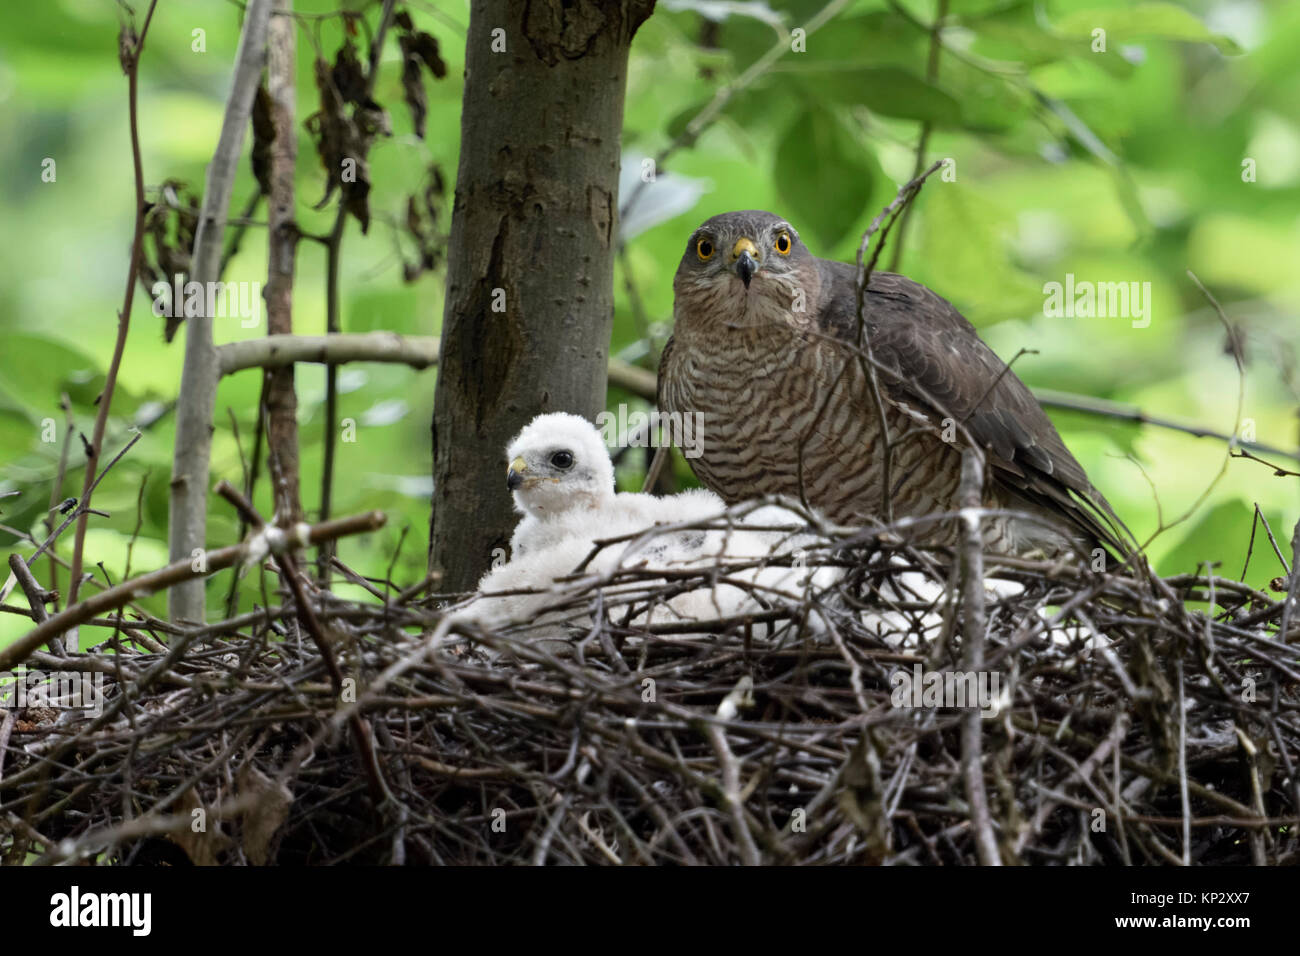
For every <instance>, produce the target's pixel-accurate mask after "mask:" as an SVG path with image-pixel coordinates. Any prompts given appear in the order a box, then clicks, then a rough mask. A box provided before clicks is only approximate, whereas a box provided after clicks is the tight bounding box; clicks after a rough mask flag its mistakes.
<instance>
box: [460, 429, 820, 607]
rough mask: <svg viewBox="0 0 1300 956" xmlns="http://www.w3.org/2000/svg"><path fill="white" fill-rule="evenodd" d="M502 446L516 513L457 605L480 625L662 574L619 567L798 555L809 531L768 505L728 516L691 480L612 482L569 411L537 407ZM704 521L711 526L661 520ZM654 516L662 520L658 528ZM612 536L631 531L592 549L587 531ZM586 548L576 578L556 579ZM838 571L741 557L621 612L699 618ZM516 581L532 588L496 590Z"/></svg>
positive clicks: (787, 592) (648, 588) (615, 593)
mask: <svg viewBox="0 0 1300 956" xmlns="http://www.w3.org/2000/svg"><path fill="white" fill-rule="evenodd" d="M506 456H507V460H508V461H509V462H510V471H509V474H510V475H511V477H510V479H509V482H510V484H511V485H512V488H511V490H512V493H513V496H514V503H515V508H516V510H517V511H519V513H520V514H521V515H522V520H521V521H520V523H519V525H518V527H517V528H516V529H515V532H514V535H513V537H512V538H511V555H512V557H511V560H510V561H509V562H507V563H506V564H504V565H502V566H500V567H497V568H495V569H493V570H491V571H489V572H488V573H487V574H486V575H485V576H484V577H483V579H482V580H481V581H480V582H479V592H480V594H481V595H482V597H481V598H480V599H479V600H478V601H476V602H475V604H474V605H473V606H471V608H470V609H469V610H470V612H471V613H472V614H473V616H474V617H475V618H476V619H478V620H479V621H480V622H482V623H484V624H504V623H508V622H520V621H527V622H532V623H535V624H538V625H539V626H543V627H544V626H545V625H546V623H547V622H548V621H549V620H551V619H553V618H554V619H558V618H562V617H564V616H565V615H564V613H563V612H556V613H555V614H553V615H550V616H549V617H548V616H547V615H545V614H543V613H541V612H543V611H544V609H546V608H548V607H550V608H554V607H558V606H561V605H564V604H566V603H569V602H571V601H573V600H574V599H575V597H576V596H578V595H580V594H582V593H584V592H589V591H590V590H591V589H592V588H593V586H594V585H597V584H600V585H603V586H602V588H601V598H602V600H603V601H604V602H605V605H606V607H609V606H611V603H612V604H614V605H617V604H620V603H627V602H633V601H636V600H637V599H638V597H641V598H643V599H645V598H648V597H650V596H651V594H652V592H655V591H657V590H659V588H661V587H662V585H663V584H664V583H665V582H664V579H662V578H648V577H647V576H644V575H642V576H640V577H638V578H637V579H636V580H632V581H625V582H621V583H616V584H610V583H608V582H609V580H610V578H611V577H612V576H613V575H614V574H615V573H616V572H617V571H619V569H621V568H640V569H643V570H669V569H673V570H690V569H701V568H708V569H714V568H715V567H716V566H718V565H720V564H722V565H734V564H742V565H743V564H747V563H750V562H754V563H757V562H762V561H764V560H765V559H773V558H776V559H777V560H782V561H783V562H784V564H785V565H789V564H791V563H798V562H797V558H796V559H792V557H791V556H792V555H796V554H797V552H798V551H799V550H800V548H801V547H802V546H803V545H804V544H806V543H808V542H809V541H810V540H811V539H810V538H809V536H807V535H800V534H797V533H794V532H792V531H791V530H769V529H776V528H787V529H788V528H792V527H793V528H801V527H803V526H804V525H805V521H804V519H803V518H802V517H800V516H799V515H797V514H795V513H794V512H792V511H789V510H787V509H785V508H783V507H780V506H773V505H768V506H764V507H757V508H755V507H750V508H744V507H743V506H738V508H736V509H733V514H732V515H730V516H728V514H727V510H726V508H725V506H724V504H723V502H722V500H721V499H720V498H718V497H717V496H716V495H714V494H713V493H711V492H708V491H704V490H702V489H694V490H691V491H687V492H683V493H681V494H678V495H670V496H664V497H655V496H653V495H645V494H627V493H623V494H618V493H616V492H615V489H614V469H613V464H612V462H611V461H610V457H609V453H608V451H607V450H606V448H605V444H604V441H603V440H602V438H601V436H600V433H599V432H598V431H597V430H596V429H595V428H594V427H593V426H592V425H591V424H590V423H588V422H587V421H586V420H585V419H582V418H579V417H578V416H576V415H568V414H563V413H554V414H548V415H541V416H538V417H537V418H535V419H534V420H533V421H532V422H530V423H529V424H528V426H527V427H525V428H524V429H523V431H521V432H520V433H519V435H518V436H517V437H516V438H515V439H514V441H512V442H511V443H510V445H509V446H508V448H507V451H506ZM741 512H747V513H741ZM713 519H716V520H715V521H714V520H713ZM706 521H713V523H714V524H715V525H716V526H715V527H713V528H712V529H701V528H682V529H674V528H673V527H672V526H675V525H682V524H699V523H701V522H706ZM656 525H666V526H669V527H668V528H667V529H664V530H659V529H656V528H655V527H654V526H656ZM623 536H635V537H633V538H632V539H631V540H628V541H623V542H618V543H615V544H613V545H610V546H608V547H605V548H603V549H601V550H599V551H598V552H597V553H596V554H595V555H594V557H592V553H593V550H594V549H595V542H596V541H598V540H607V539H610V538H618V537H623ZM589 557H590V558H591V560H590V561H589V562H588V563H587V564H586V565H585V566H584V567H583V569H582V572H581V577H580V579H578V580H575V581H571V582H557V580H556V579H557V578H564V577H566V576H569V575H572V574H573V573H574V572H575V571H577V569H578V568H579V566H581V565H583V563H584V561H587V559H588V558H589ZM839 576H840V572H839V571H838V570H837V569H828V568H816V569H811V570H810V569H807V568H801V567H789V566H772V565H764V566H756V567H742V568H740V569H737V570H735V571H729V572H727V573H725V574H720V575H717V577H726V578H729V579H730V580H731V581H733V582H736V583H728V582H727V581H719V580H716V579H715V580H714V581H713V582H711V583H710V585H709V586H706V587H699V588H696V589H694V590H690V591H686V592H684V593H680V594H677V595H675V596H673V597H671V598H669V599H668V600H667V601H654V602H652V603H650V604H649V605H647V606H646V607H645V608H644V609H643V610H640V611H639V612H638V613H637V614H636V615H635V617H634V618H633V620H634V621H635V622H640V623H646V622H659V621H706V620H717V619H719V618H728V617H734V616H739V615H743V614H748V613H754V612H758V611H762V610H765V609H766V607H767V606H768V605H771V604H774V603H777V602H780V601H786V602H790V601H794V602H799V601H802V599H803V596H804V594H805V591H806V589H807V588H809V587H815V588H818V589H824V588H826V587H829V586H831V585H832V584H834V583H835V581H836V580H838V578H839ZM737 585H740V586H737ZM524 590H529V591H539V592H541V593H532V594H502V593H501V592H507V591H524ZM570 617H572V615H570ZM573 623H575V624H576V623H580V621H579V620H577V619H574V620H573Z"/></svg>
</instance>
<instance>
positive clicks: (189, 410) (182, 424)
mask: <svg viewBox="0 0 1300 956" xmlns="http://www.w3.org/2000/svg"><path fill="white" fill-rule="evenodd" d="M270 13H271V0H248V4H247V6H246V8H245V16H244V27H243V30H242V31H241V32H240V35H239V49H238V51H237V52H236V54H235V70H234V76H233V78H232V80H231V85H230V95H229V97H228V98H227V99H226V111H225V115H224V117H223V118H222V121H221V134H220V136H219V138H218V140H217V148H216V151H215V152H214V154H213V157H212V162H211V163H209V164H208V172H207V178H206V181H205V183H204V188H203V208H202V210H201V211H200V214H199V224H198V228H197V230H196V232H195V236H194V253H193V256H192V259H191V261H192V263H193V268H192V271H191V275H192V277H193V279H194V281H196V282H199V283H201V284H204V285H206V283H208V282H212V281H215V280H216V277H217V273H218V271H219V270H220V268H221V244H222V235H223V233H224V232H225V227H226V217H227V210H228V209H229V207H230V195H231V192H232V190H233V188H234V184H235V173H236V168H237V165H238V162H239V156H240V151H241V149H242V147H243V143H244V135H245V130H246V129H247V128H248V122H249V115H250V114H251V112H252V107H253V97H254V95H255V94H256V92H257V86H258V83H259V81H260V79H261V75H262V67H263V65H264V64H265V62H266V32H267V21H268V20H269V18H270ZM198 311H199V314H198V315H194V316H189V317H187V318H186V320H185V362H184V365H183V367H182V369H181V387H180V398H179V400H178V401H177V404H176V439H175V451H174V453H173V456H172V475H171V495H170V499H169V512H170V517H169V526H168V554H169V556H170V557H171V559H172V560H173V561H182V560H186V559H188V557H189V555H190V554H191V553H192V552H193V551H194V550H195V549H199V548H202V547H203V545H204V543H205V540H206V534H207V515H208V501H207V495H208V477H209V472H210V469H211V455H212V415H213V409H214V408H215V404H216V395H217V379H218V367H217V355H216V350H215V348H214V346H213V338H212V316H210V315H207V314H206V313H207V308H206V303H205V307H204V308H201V309H199V310H198ZM167 612H168V616H169V617H170V618H171V619H172V620H173V621H196V622H202V621H203V618H204V614H205V608H204V591H203V587H202V585H201V584H198V583H197V582H189V583H184V584H182V585H180V586H179V587H176V588H173V589H172V590H171V591H170V592H169V593H168V596H167Z"/></svg>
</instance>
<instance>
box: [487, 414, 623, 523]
mask: <svg viewBox="0 0 1300 956" xmlns="http://www.w3.org/2000/svg"><path fill="white" fill-rule="evenodd" d="M506 458H507V459H508V460H509V461H510V466H509V469H508V470H507V471H506V488H508V489H509V490H510V491H511V492H512V493H513V494H514V499H515V508H516V509H517V510H518V511H519V512H520V513H522V514H530V515H533V516H534V517H537V518H549V517H553V516H555V515H556V514H559V513H560V512H562V511H568V510H569V509H571V508H574V507H588V508H591V507H596V506H598V505H599V504H601V503H602V502H603V501H605V500H606V499H608V498H612V497H613V495H614V466H613V465H612V464H611V463H610V460H609V451H608V450H607V449H606V448H605V442H604V440H603V439H602V438H601V437H600V432H598V431H597V430H596V428H595V426H593V425H592V424H591V423H590V422H588V421H587V420H586V419H585V418H581V417H580V416H578V415H570V414H568V413H566V412H552V413H550V414H547V415H538V416H537V417H536V418H534V419H533V420H532V421H531V422H529V423H528V424H527V425H525V426H524V429H523V431H521V432H520V433H519V434H518V435H516V436H515V439H514V441H512V442H511V443H510V445H509V447H508V448H507V449H506Z"/></svg>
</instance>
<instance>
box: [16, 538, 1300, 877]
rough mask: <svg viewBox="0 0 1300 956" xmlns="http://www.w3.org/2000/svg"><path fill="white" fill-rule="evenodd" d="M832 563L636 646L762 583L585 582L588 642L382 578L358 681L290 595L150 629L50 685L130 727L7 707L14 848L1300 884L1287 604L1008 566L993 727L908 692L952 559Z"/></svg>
mask: <svg viewBox="0 0 1300 956" xmlns="http://www.w3.org/2000/svg"><path fill="white" fill-rule="evenodd" d="M781 560H787V561H788V560H790V558H789V557H786V558H784V559H781ZM809 560H810V561H811V562H812V563H816V562H821V563H823V564H825V563H834V564H837V565H839V566H840V567H843V568H845V569H846V572H845V574H844V575H843V576H842V577H841V579H840V580H839V581H838V583H837V584H836V585H835V586H834V587H833V588H831V589H829V590H828V591H826V592H824V593H809V594H807V595H806V597H805V599H804V600H803V601H802V602H799V603H797V604H796V603H793V602H787V603H776V604H773V605H772V607H771V609H770V610H768V611H765V612H763V613H761V614H758V615H749V616H747V617H745V618H743V619H735V620H722V621H709V622H703V623H698V624H694V625H684V624H656V625H636V624H630V623H628V622H630V621H633V620H636V619H637V617H638V615H640V617H641V619H643V620H644V619H648V618H649V617H650V615H645V614H644V613H643V612H644V610H645V607H646V605H647V603H653V602H655V601H662V600H666V599H667V598H668V597H670V596H672V595H673V594H677V593H680V592H681V591H682V590H683V589H687V588H691V587H702V586H706V585H708V584H709V583H710V582H711V581H716V580H717V578H716V577H715V575H719V576H725V575H727V574H728V572H729V571H731V570H734V569H729V568H727V567H723V568H716V569H713V570H704V571H700V570H696V571H693V572H691V573H690V574H688V575H684V576H679V577H673V578H671V579H669V580H665V579H664V578H663V576H661V575H659V576H656V575H654V574H651V573H648V572H645V571H637V570H629V571H623V572H620V573H619V574H618V575H617V577H616V579H614V580H609V579H607V580H606V581H605V582H603V583H604V588H603V589H602V588H600V587H597V585H596V583H590V585H589V586H585V587H583V586H579V587H575V588H569V589H567V591H566V596H565V597H564V599H563V610H564V611H565V613H566V614H570V615H571V620H572V621H574V622H575V624H574V625H573V627H572V629H571V633H570V635H569V636H568V638H567V639H566V640H564V641H562V642H555V641H538V640H536V639H535V636H536V635H535V634H534V633H533V630H534V625H532V624H520V625H517V626H512V627H506V628H498V629H494V630H487V629H484V628H483V627H481V626H479V625H476V624H474V623H472V622H470V621H467V620H466V619H465V618H464V617H463V615H458V614H456V613H454V612H455V610H456V606H455V605H449V604H448V602H446V601H438V600H434V599H423V600H406V599H404V598H395V597H387V598H386V597H385V594H389V595H393V594H397V593H398V589H396V588H390V589H388V590H385V588H384V586H383V585H382V584H380V585H374V584H373V583H371V584H370V586H369V587H370V590H371V592H372V594H373V595H374V597H373V599H371V600H363V601H345V600H342V599H340V598H338V597H336V596H334V595H333V594H331V593H330V592H328V591H321V590H313V589H311V588H310V587H308V588H307V589H306V593H307V595H308V600H309V602H310V604H311V605H312V608H313V610H314V617H315V619H316V622H315V625H314V626H315V627H316V628H317V629H318V632H319V634H318V636H319V638H320V639H321V640H320V643H321V644H322V645H323V646H325V647H327V648H328V653H327V654H322V653H321V650H320V649H319V647H318V643H317V642H316V641H313V639H312V637H311V635H310V634H309V633H308V629H309V628H310V627H311V626H312V621H311V620H310V618H311V615H307V614H301V611H302V609H301V608H298V607H296V602H295V601H294V599H293V597H292V592H291V591H289V590H283V591H282V597H283V599H284V605H283V606H282V607H280V608H277V609H274V610H272V611H270V612H262V613H255V614H248V615H244V616H243V617H241V618H237V619H233V620H231V621H227V622H224V623H222V624H219V625H214V626H209V627H207V628H204V629H202V630H194V629H191V630H188V631H184V630H180V629H172V630H173V633H164V630H165V629H164V628H162V627H160V626H158V624H155V625H153V632H152V633H150V629H151V625H149V624H147V623H143V622H137V621H132V620H131V619H129V618H127V619H126V620H124V621H122V622H120V625H119V626H117V627H114V637H113V638H112V639H111V640H110V641H109V642H107V643H106V644H105V645H102V646H101V647H100V648H97V649H96V651H97V652H95V653H84V654H69V655H66V656H55V655H53V654H44V653H41V654H37V655H35V656H34V657H33V658H32V659H29V661H28V662H27V663H28V667H29V668H39V669H40V670H42V672H43V673H45V674H46V675H47V677H49V676H51V675H57V674H58V673H60V672H71V671H78V672H80V671H93V672H95V673H97V674H102V675H103V692H104V694H105V697H106V704H105V706H104V710H103V713H102V715H101V716H99V717H88V716H86V715H85V714H84V713H83V712H82V711H72V710H66V709H63V710H60V709H58V708H54V707H42V706H28V707H27V708H26V709H18V710H10V711H8V712H2V711H0V761H2V762H0V853H3V857H4V860H5V861H6V862H11V863H21V862H24V861H32V860H40V861H42V862H64V861H96V862H101V863H105V862H114V863H146V862H154V863H159V862H161V863H171V864H184V863H196V864H209V863H219V864H239V863H245V864H248V863H251V864H266V863H281V864H284V863H312V864H323V863H342V862H357V863H360V862H366V863H444V864H515V863H530V862H531V863H592V864H616V863H635V864H646V863H705V864H734V863H781V864H788V863H810V864H811V863H876V864H885V863H887V864H958V863H975V862H979V860H980V856H979V844H980V842H981V838H982V837H983V838H984V839H985V840H986V841H991V842H986V844H985V845H986V846H995V847H996V852H997V853H998V854H999V855H1000V856H1001V858H1002V860H1003V861H1004V862H1007V863H1024V864H1079V863H1089V864H1099V863H1112V864H1113V863H1123V864H1151V863H1163V864H1177V863H1180V862H1183V861H1184V860H1185V861H1186V862H1190V863H1196V864H1220V865H1221V864H1249V863H1254V864H1278V863H1295V862H1297V860H1300V853H1298V852H1297V851H1298V843H1297V838H1296V823H1297V813H1298V812H1300V781H1298V775H1297V767H1296V764H1297V760H1298V759H1300V756H1298V755H1300V718H1298V716H1297V690H1298V682H1300V664H1298V663H1297V658H1298V657H1300V654H1297V648H1296V645H1295V643H1287V641H1286V640H1285V639H1284V637H1283V635H1281V634H1280V633H1279V628H1280V620H1281V618H1282V596H1281V595H1279V596H1278V597H1277V598H1274V597H1272V596H1270V595H1267V594H1263V593H1260V592H1257V591H1253V590H1251V589H1249V588H1247V587H1245V586H1243V585H1242V584H1240V583H1238V582H1234V581H1229V580H1225V579H1220V578H1207V577H1204V576H1202V577H1197V578H1193V577H1180V578H1168V579H1160V578H1156V577H1154V576H1153V575H1151V574H1150V573H1149V572H1146V571H1142V572H1140V573H1131V572H1130V573H1127V574H1119V573H1107V574H1098V573H1091V572H1088V571H1081V570H1078V569H1077V568H1074V567H1062V566H1059V565H1053V564H1050V563H1047V562H1035V561H1029V560H1021V559H1003V558H996V559H992V558H991V559H990V562H992V563H995V564H996V567H995V568H992V567H991V568H990V569H989V571H988V573H989V574H996V576H997V577H998V578H999V579H1002V580H1011V581H1016V582H1018V583H1019V584H1020V585H1022V587H1023V590H1021V591H1020V593H1018V594H1014V595H1011V596H1001V597H999V596H997V595H995V594H990V593H988V592H986V593H985V602H984V606H983V608H982V609H975V610H974V613H978V614H982V615H984V618H985V621H986V639H985V641H986V643H985V647H984V650H983V655H984V661H983V666H982V668H981V670H982V671H983V672H985V673H987V674H994V675H997V677H998V679H999V681H1000V690H1001V696H1002V700H1001V706H998V707H994V708H992V709H993V710H995V711H996V712H995V713H993V714H992V716H988V717H976V716H972V714H973V711H971V710H970V709H962V708H957V707H948V708H944V707H936V706H921V707H914V706H896V703H897V701H896V699H895V698H896V697H897V696H898V695H899V692H900V683H899V681H900V678H899V676H898V675H899V674H900V673H902V674H907V675H914V674H915V673H916V670H915V669H916V668H917V667H918V666H920V667H921V668H922V669H923V671H924V672H926V673H929V672H936V671H937V672H943V671H954V670H962V669H963V654H964V651H965V649H964V648H963V643H964V642H963V639H962V633H963V626H964V622H965V621H966V619H967V616H968V615H969V614H970V613H972V609H971V608H969V607H967V606H965V604H964V603H963V601H962V600H961V599H960V598H959V597H958V595H960V594H962V593H963V592H962V589H961V588H960V587H958V586H957V585H958V583H959V582H958V581H957V578H958V577H959V572H953V573H952V575H951V577H952V580H948V577H949V572H947V571H944V570H942V569H943V568H944V567H946V566H949V565H951V562H950V561H947V560H946V557H945V556H944V555H942V554H940V553H923V552H920V551H918V550H916V549H912V548H906V547H903V546H893V547H890V546H886V545H883V544H881V543H880V541H879V540H875V539H873V538H871V537H869V536H864V537H860V538H857V539H847V538H840V539H837V540H830V541H827V542H826V545H825V548H824V549H821V550H820V551H819V552H818V553H816V554H814V555H812V556H811V558H810V559H809ZM354 580H355V578H354ZM916 580H924V581H928V582H930V583H931V584H932V585H934V587H933V590H932V591H931V592H930V593H929V594H928V595H927V596H918V595H917V589H916V588H915V587H914V586H912V583H914V582H915V581H916ZM909 582H912V583H909ZM611 584H621V585H623V587H622V588H620V589H612V588H611ZM938 585H944V587H943V588H942V589H939V588H938ZM615 590H617V591H618V593H617V595H616V596H614V595H615ZM934 592H938V596H937V597H935V596H934ZM756 598H758V599H760V600H761V598H762V596H761V595H756ZM886 611H887V612H888V613H886ZM814 621H815V622H817V626H815V627H814V626H813V622H814ZM886 622H887V623H886ZM99 623H100V624H102V625H112V624H113V622H110V621H101V622H99ZM1292 629H1293V633H1292V635H1291V640H1292V641H1293V642H1294V641H1295V639H1296V634H1295V632H1294V624H1293V625H1292ZM83 633H85V631H84V629H83ZM158 642H165V646H164V645H163V643H158ZM150 644H152V649H150V646H149V645H150ZM110 649H111V650H112V651H114V652H113V653H105V651H108V650H110ZM331 656H332V657H333V658H334V661H333V663H334V664H336V665H337V670H335V668H334V667H332V666H330V665H331V662H330V661H329V658H330V657H331ZM332 672H333V675H334V676H332ZM337 675H341V676H342V684H341V686H340V685H338V681H337ZM1180 702H1181V703H1180ZM904 703H906V701H904ZM964 725H965V726H966V736H967V739H966V740H965V741H963V726H964ZM972 794H975V801H974V802H973V800H972ZM976 802H977V803H980V804H983V805H985V806H987V808H988V811H987V814H986V815H985V816H984V818H983V819H984V822H983V823H981V822H980V821H981V818H980V815H979V814H973V813H972V806H973V805H974V804H975V803H976ZM981 830H983V831H986V832H981Z"/></svg>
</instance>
